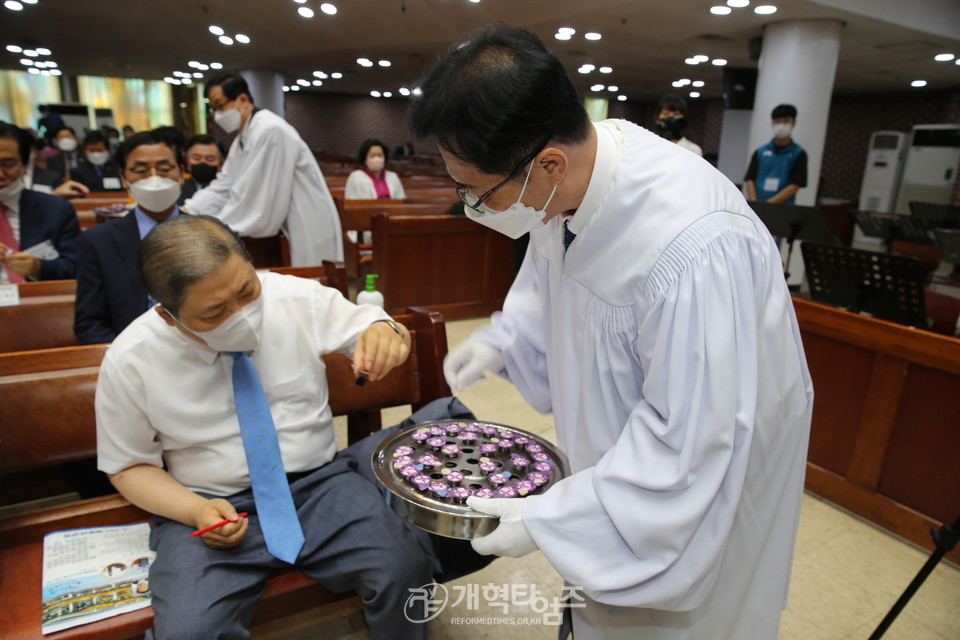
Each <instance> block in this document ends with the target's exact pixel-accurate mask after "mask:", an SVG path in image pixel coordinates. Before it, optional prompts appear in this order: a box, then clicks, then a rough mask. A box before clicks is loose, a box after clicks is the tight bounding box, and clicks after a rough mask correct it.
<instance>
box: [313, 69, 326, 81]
mask: <svg viewBox="0 0 960 640" xmlns="http://www.w3.org/2000/svg"><path fill="white" fill-rule="evenodd" d="M313 75H314V76H315V77H317V78H320V79H321V80H326V79H327V74H325V73H324V72H323V71H314V72H313Z"/></svg>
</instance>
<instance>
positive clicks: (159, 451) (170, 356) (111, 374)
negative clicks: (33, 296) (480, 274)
mask: <svg viewBox="0 0 960 640" xmlns="http://www.w3.org/2000/svg"><path fill="white" fill-rule="evenodd" d="M258 275H259V276H260V278H261V281H262V283H263V289H262V294H261V295H262V296H263V297H264V312H263V314H264V315H263V331H262V335H261V344H260V348H259V349H257V350H256V351H253V352H251V354H250V357H251V360H252V361H253V364H254V366H255V367H256V369H257V373H258V374H259V375H260V381H261V384H262V385H263V388H264V391H265V393H266V395H267V399H268V400H269V402H270V413H271V415H272V416H273V421H274V424H275V426H276V429H277V437H278V440H279V442H280V453H281V456H282V457H283V463H284V470H285V471H286V472H287V473H291V472H296V471H307V470H310V469H315V468H317V467H320V466H322V465H323V464H325V463H327V462H329V461H330V460H331V459H332V458H333V455H334V453H336V451H337V443H336V436H335V434H334V430H333V423H332V415H331V411H330V407H329V405H328V403H327V399H328V395H327V381H326V368H325V367H324V364H323V359H322V358H321V355H322V354H325V353H333V352H340V353H344V354H346V355H348V356H352V352H353V348H354V345H355V344H356V342H357V340H358V339H359V337H360V334H361V333H363V331H364V330H365V329H366V328H367V327H369V326H370V324H371V323H373V322H375V321H376V320H380V319H382V318H386V317H388V316H387V315H386V313H385V312H384V311H383V310H382V309H380V308H378V307H373V306H370V305H360V306H357V305H355V304H353V303H351V302H349V301H347V300H346V299H345V298H344V297H343V296H342V295H341V294H340V292H339V291H337V290H336V289H332V288H329V287H323V286H321V285H320V284H318V283H317V282H314V281H312V280H306V279H303V278H296V277H293V276H283V275H277V274H273V273H264V274H258ZM232 368H233V358H232V357H230V356H224V355H222V354H220V353H218V352H217V351H214V350H213V349H211V348H209V347H207V346H206V345H202V344H200V343H198V342H196V341H194V340H191V339H190V338H188V337H186V336H185V335H184V334H183V333H181V332H180V331H179V330H178V329H177V328H176V327H171V326H169V325H167V324H166V322H164V321H163V319H162V318H161V317H160V316H159V315H158V314H157V313H155V312H154V311H152V310H151V311H148V312H147V313H145V314H143V315H142V316H140V317H139V318H137V319H136V320H134V321H133V323H131V324H130V325H129V326H128V327H127V328H126V329H125V330H124V331H123V332H122V333H121V334H120V335H119V336H117V339H116V340H115V341H114V342H113V344H112V345H111V346H110V348H109V349H108V350H107V353H106V355H105V356H104V360H103V364H102V366H101V368H100V377H99V380H98V381H97V393H96V412H97V454H98V458H99V468H100V469H101V470H102V471H104V472H106V473H110V474H115V473H118V472H120V471H122V470H124V469H126V468H128V467H131V466H133V465H137V464H151V465H154V466H158V467H160V466H163V464H164V463H166V466H167V469H168V471H169V472H170V474H171V475H172V476H173V477H174V478H176V479H177V480H178V481H179V482H180V483H181V484H183V485H184V486H186V487H187V488H189V489H192V490H194V491H203V492H205V493H210V494H214V495H219V496H227V495H232V494H234V493H237V492H239V491H242V490H244V489H247V488H249V486H250V478H249V474H248V470H247V463H246V457H245V454H244V449H243V440H242V438H241V435H240V425H239V422H238V420H237V414H236V406H235V404H234V398H233V382H232Z"/></svg>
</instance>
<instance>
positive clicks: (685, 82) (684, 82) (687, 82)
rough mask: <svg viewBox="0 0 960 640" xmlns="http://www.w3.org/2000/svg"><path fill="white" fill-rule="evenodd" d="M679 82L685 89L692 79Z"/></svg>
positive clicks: (683, 79)
mask: <svg viewBox="0 0 960 640" xmlns="http://www.w3.org/2000/svg"><path fill="white" fill-rule="evenodd" d="M677 82H679V83H680V86H681V87H685V86H687V85H688V84H690V78H680V79H679V80H677Z"/></svg>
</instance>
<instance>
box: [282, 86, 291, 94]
mask: <svg viewBox="0 0 960 640" xmlns="http://www.w3.org/2000/svg"><path fill="white" fill-rule="evenodd" d="M288 91H290V87H288V86H287V85H283V92H284V93H287V92H288Z"/></svg>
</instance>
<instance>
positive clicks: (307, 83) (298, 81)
mask: <svg viewBox="0 0 960 640" xmlns="http://www.w3.org/2000/svg"><path fill="white" fill-rule="evenodd" d="M297 84H298V85H300V86H301V87H309V86H310V83H309V82H307V81H306V80H304V79H303V78H300V79H299V80H297Z"/></svg>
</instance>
